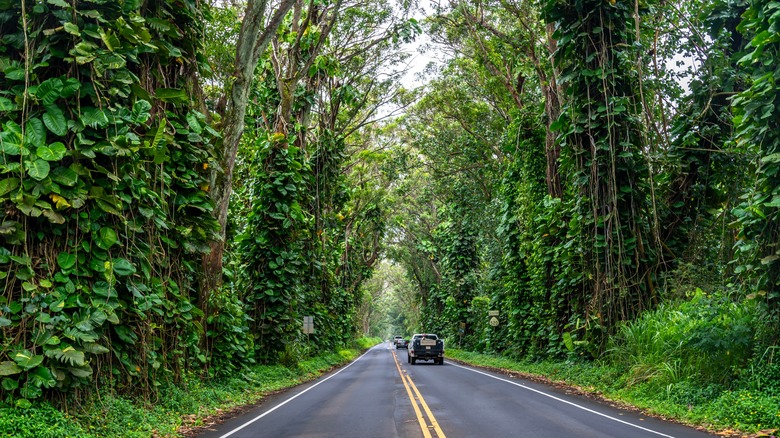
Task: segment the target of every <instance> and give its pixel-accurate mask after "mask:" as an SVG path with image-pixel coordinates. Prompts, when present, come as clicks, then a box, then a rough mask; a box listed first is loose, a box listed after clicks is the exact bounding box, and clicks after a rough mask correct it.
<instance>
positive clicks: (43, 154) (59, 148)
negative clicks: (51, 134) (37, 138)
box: [35, 142, 68, 161]
mask: <svg viewBox="0 0 780 438" xmlns="http://www.w3.org/2000/svg"><path fill="white" fill-rule="evenodd" d="M35 152H36V154H37V155H38V157H39V158H42V159H44V160H46V161H60V160H61V159H62V157H64V156H65V154H66V153H67V152H68V150H67V149H65V145H64V144H62V143H60V142H57V143H52V144H50V145H48V146H41V147H39V148H38V150H37V151H35Z"/></svg>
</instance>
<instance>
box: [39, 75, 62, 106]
mask: <svg viewBox="0 0 780 438" xmlns="http://www.w3.org/2000/svg"><path fill="white" fill-rule="evenodd" d="M61 93H62V79H60V78H51V79H47V80H45V81H43V82H42V83H41V84H40V85H38V89H37V90H36V91H35V96H36V97H37V98H38V99H40V100H41V101H42V102H43V104H44V105H51V104H53V103H54V102H55V101H56V100H57V99H59V98H60V95H61Z"/></svg>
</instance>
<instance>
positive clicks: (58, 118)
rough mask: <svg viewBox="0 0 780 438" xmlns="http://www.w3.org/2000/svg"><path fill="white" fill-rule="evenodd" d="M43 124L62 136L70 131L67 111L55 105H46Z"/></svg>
mask: <svg viewBox="0 0 780 438" xmlns="http://www.w3.org/2000/svg"><path fill="white" fill-rule="evenodd" d="M42 117H43V124H44V125H46V127H47V128H49V131H51V132H52V133H54V135H58V136H60V137H62V136H64V135H65V134H67V133H68V121H67V120H66V119H65V113H63V112H62V110H61V109H60V108H59V107H57V106H54V105H50V106H48V107H46V113H45V114H44V115H43V116H42Z"/></svg>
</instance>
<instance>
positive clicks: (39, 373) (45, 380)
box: [27, 367, 57, 388]
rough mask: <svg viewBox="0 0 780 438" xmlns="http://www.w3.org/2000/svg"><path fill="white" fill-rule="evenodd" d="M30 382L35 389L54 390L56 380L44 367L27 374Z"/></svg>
mask: <svg viewBox="0 0 780 438" xmlns="http://www.w3.org/2000/svg"><path fill="white" fill-rule="evenodd" d="M27 377H28V378H29V379H30V382H31V383H32V384H33V385H35V386H36V387H38V388H40V387H41V386H43V387H44V388H54V386H56V385H57V380H56V379H55V378H54V374H52V372H51V371H50V370H49V369H48V368H46V367H36V368H35V369H34V370H32V371H30V372H29V373H28V374H27Z"/></svg>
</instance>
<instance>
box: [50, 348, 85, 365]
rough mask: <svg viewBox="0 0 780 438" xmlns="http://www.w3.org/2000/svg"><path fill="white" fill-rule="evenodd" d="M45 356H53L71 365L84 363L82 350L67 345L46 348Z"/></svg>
mask: <svg viewBox="0 0 780 438" xmlns="http://www.w3.org/2000/svg"><path fill="white" fill-rule="evenodd" d="M46 356H49V357H53V358H54V359H57V360H58V361H60V362H62V363H66V364H68V365H71V366H82V365H84V352H83V351H79V350H76V349H75V348H73V347H71V346H69V345H68V346H65V347H64V348H62V349H59V348H56V349H53V350H48V351H47V352H46Z"/></svg>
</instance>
